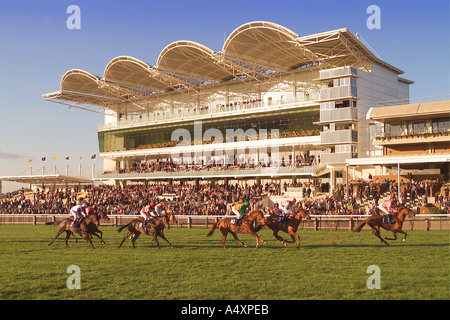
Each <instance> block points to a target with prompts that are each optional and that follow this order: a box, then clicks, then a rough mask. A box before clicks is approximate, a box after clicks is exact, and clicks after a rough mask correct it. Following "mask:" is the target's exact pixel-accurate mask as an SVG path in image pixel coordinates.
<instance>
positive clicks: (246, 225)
mask: <svg viewBox="0 0 450 320" xmlns="http://www.w3.org/2000/svg"><path fill="white" fill-rule="evenodd" d="M255 220H257V221H258V222H259V223H260V224H261V225H264V224H265V219H264V215H263V213H262V212H261V211H260V210H255V211H252V212H250V213H248V214H247V215H245V216H244V217H243V218H242V219H241V225H240V226H235V225H234V224H231V218H223V219H222V220H220V221H219V222H216V223H215V224H214V225H213V226H212V228H211V230H210V231H209V232H208V234H207V236H208V237H210V236H212V235H213V233H214V230H216V229H217V228H219V229H220V231H221V232H222V246H223V248H224V249H226V247H225V239H226V238H227V235H228V232H229V233H231V234H232V235H233V237H234V240H236V241H237V242H238V243H239V244H240V245H242V246H244V247H247V245H246V244H244V243H242V241H241V240H239V239H238V237H237V235H236V233H246V234H249V235H252V236H254V237H255V238H256V247H257V248H258V247H259V241H261V242H263V243H264V244H267V242H265V241H264V240H263V239H261V238H260V237H259V236H258V235H257V234H256V232H255V228H254V227H253V222H254V221H255ZM259 229H261V228H259Z"/></svg>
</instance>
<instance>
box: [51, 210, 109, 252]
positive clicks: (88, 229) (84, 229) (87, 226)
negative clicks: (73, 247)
mask: <svg viewBox="0 0 450 320" xmlns="http://www.w3.org/2000/svg"><path fill="white" fill-rule="evenodd" d="M71 223H72V220H71V219H69V218H67V219H64V220H62V221H61V222H59V224H58V231H57V232H56V235H55V237H54V238H53V240H52V241H50V243H49V244H48V245H49V246H50V245H52V244H53V242H55V240H56V239H57V238H58V237H59V236H60V235H61V233H63V232H66V238H65V239H64V242H65V243H66V246H69V245H68V243H67V242H68V240H69V238H70V235H74V234H75V233H78V234H79V235H80V236H81V237H82V238H83V239H85V240H86V241H87V242H89V243H90V244H91V246H92V248H93V249H95V247H94V244H93V243H92V240H91V239H92V234H93V233H94V232H96V231H98V226H99V225H100V219H99V217H98V216H97V215H96V214H90V215H88V216H86V217H84V218H82V219H81V221H80V224H79V226H78V227H71V226H70V225H71ZM50 224H53V223H50ZM102 241H103V240H102Z"/></svg>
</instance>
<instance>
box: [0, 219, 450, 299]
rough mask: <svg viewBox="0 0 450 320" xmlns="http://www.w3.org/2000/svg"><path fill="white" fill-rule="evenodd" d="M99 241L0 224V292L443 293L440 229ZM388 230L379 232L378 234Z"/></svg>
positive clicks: (174, 234)
mask: <svg viewBox="0 0 450 320" xmlns="http://www.w3.org/2000/svg"><path fill="white" fill-rule="evenodd" d="M101 229H102V230H103V232H104V239H105V241H106V245H100V243H99V241H98V240H97V239H95V240H94V245H95V246H96V249H95V250H93V249H92V248H91V247H90V245H89V244H87V243H86V242H84V241H80V240H79V241H78V243H76V244H75V243H74V241H73V240H70V242H69V247H68V248H67V247H65V245H64V243H63V236H61V239H58V240H57V241H56V242H55V243H54V244H53V245H52V246H50V247H49V246H47V244H48V242H49V241H50V240H51V238H52V237H53V236H54V234H55V232H56V227H53V226H18V225H17V226H5V225H2V226H0V270H1V271H0V298H1V299H89V300H92V299H210V300H217V299H233V300H234V299H239V300H254V299H256V300H259V299H264V300H266V299H271V300H278V299H282V300H289V299H351V300H354V299H370V300H372V299H449V298H450V294H449V279H450V277H449V272H450V271H449V270H450V265H449V261H450V259H449V258H450V251H449V248H450V241H449V240H450V239H449V234H448V232H438V231H430V232H426V231H410V232H409V235H408V240H407V242H406V243H404V244H402V243H400V241H397V242H391V244H392V245H391V246H390V247H387V246H385V245H383V244H381V243H380V242H379V240H378V239H376V238H375V237H374V236H373V235H372V234H371V233H370V232H368V231H362V232H361V233H353V232H348V231H302V230H300V231H299V232H298V233H299V234H300V236H301V247H300V248H299V249H296V248H295V245H293V244H291V245H290V246H288V247H286V248H285V247H283V246H282V245H281V244H280V242H278V241H277V240H276V239H275V238H274V237H273V236H272V234H271V232H270V231H269V230H265V229H263V230H261V232H260V235H261V237H262V238H263V239H264V240H266V241H268V243H269V246H264V245H263V246H262V247H260V248H259V249H257V248H255V247H254V246H255V240H254V238H253V237H251V236H248V235H239V237H240V239H241V240H243V241H244V242H245V243H246V244H247V245H248V246H249V247H248V248H244V247H242V246H240V245H239V244H238V243H237V242H235V241H234V240H233V238H232V237H231V236H229V238H228V240H227V246H228V248H227V249H226V250H224V249H223V248H222V245H221V234H220V232H219V231H216V234H214V235H213V236H212V237H206V234H207V232H208V230H207V229H177V228H172V229H170V230H166V231H165V233H166V236H167V237H168V238H169V240H170V241H171V242H172V244H173V245H174V246H175V248H173V249H171V248H169V246H168V245H167V244H166V243H165V242H164V241H162V240H161V241H160V244H161V250H158V249H157V248H156V246H155V244H154V243H150V239H151V238H150V237H147V236H141V237H140V238H139V239H138V240H137V241H136V249H133V248H132V247H131V243H130V242H129V240H128V241H127V242H125V243H124V245H123V247H122V248H117V245H118V244H119V243H120V240H121V238H122V237H123V236H124V232H122V233H120V234H119V233H117V232H116V229H115V228H113V227H102V228H101ZM385 235H387V233H385ZM70 265H77V266H79V267H80V269H81V290H76V289H74V290H70V289H68V288H67V286H66V281H67V279H68V277H69V276H70V274H67V273H66V269H67V267H68V266H70ZM370 265H377V266H379V267H380V269H381V289H380V290H377V289H373V290H369V289H368V288H367V286H366V281H367V278H368V277H369V276H370V274H367V267H368V266H370Z"/></svg>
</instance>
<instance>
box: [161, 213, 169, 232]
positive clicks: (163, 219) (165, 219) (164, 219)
mask: <svg viewBox="0 0 450 320" xmlns="http://www.w3.org/2000/svg"><path fill="white" fill-rule="evenodd" d="M161 222H162V224H163V225H164V227H166V228H167V229H170V217H169V216H168V215H167V214H166V215H164V216H162V217H161Z"/></svg>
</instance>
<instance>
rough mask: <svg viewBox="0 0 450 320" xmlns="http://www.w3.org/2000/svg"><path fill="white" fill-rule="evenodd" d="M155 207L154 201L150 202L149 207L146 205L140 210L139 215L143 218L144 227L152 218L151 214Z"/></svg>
mask: <svg viewBox="0 0 450 320" xmlns="http://www.w3.org/2000/svg"><path fill="white" fill-rule="evenodd" d="M155 205H156V203H155V201H152V202H151V203H150V204H149V205H146V206H144V207H143V208H142V209H141V212H140V214H141V217H143V218H144V222H145V226H147V224H148V222H149V221H150V219H151V218H152V212H153V211H154V208H155Z"/></svg>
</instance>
